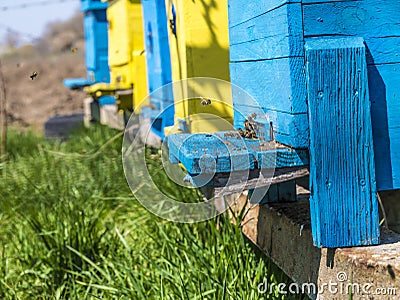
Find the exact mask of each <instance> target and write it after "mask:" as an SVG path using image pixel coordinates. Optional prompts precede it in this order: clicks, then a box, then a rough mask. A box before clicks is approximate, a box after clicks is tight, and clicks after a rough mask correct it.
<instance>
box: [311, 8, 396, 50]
mask: <svg viewBox="0 0 400 300" xmlns="http://www.w3.org/2000/svg"><path fill="white" fill-rule="evenodd" d="M399 11H400V2H399V1H397V0H363V1H344V2H327V3H319V4H310V5H307V4H303V22H304V36H305V37H309V36H321V35H342V36H343V35H346V36H362V37H363V38H364V40H365V41H366V42H367V43H368V38H371V37H375V38H378V37H390V36H398V35H399V33H400V22H399V16H398V13H399Z"/></svg>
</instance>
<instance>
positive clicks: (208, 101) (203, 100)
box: [200, 97, 211, 106]
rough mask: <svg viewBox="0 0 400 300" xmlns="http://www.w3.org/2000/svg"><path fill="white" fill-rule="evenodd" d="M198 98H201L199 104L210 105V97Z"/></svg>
mask: <svg viewBox="0 0 400 300" xmlns="http://www.w3.org/2000/svg"><path fill="white" fill-rule="evenodd" d="M200 99H201V102H200V103H201V105H203V106H206V105H210V104H211V100H210V99H206V98H203V97H200Z"/></svg>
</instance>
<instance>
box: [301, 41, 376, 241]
mask: <svg viewBox="0 0 400 300" xmlns="http://www.w3.org/2000/svg"><path fill="white" fill-rule="evenodd" d="M305 48H306V68H307V90H308V103H309V124H310V190H311V198H310V204H311V217H312V227H313V238H314V244H315V245H316V246H323V247H328V248H336V247H345V246H355V245H371V244H376V243H378V242H379V215H378V207H377V198H376V183H375V166H374V153H373V141H372V125H371V115H370V101H369V95H368V78H367V63H366V54H365V46H364V43H363V40H362V38H339V39H314V40H310V41H307V42H306V46H305Z"/></svg>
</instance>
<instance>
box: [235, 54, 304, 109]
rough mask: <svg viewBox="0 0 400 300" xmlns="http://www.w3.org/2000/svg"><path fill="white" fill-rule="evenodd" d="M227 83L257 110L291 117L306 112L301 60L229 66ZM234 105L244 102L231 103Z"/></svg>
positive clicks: (239, 63)
mask: <svg viewBox="0 0 400 300" xmlns="http://www.w3.org/2000/svg"><path fill="white" fill-rule="evenodd" d="M230 72H231V81H232V83H234V84H236V85H238V86H239V87H241V88H242V89H244V90H245V91H246V92H248V93H249V94H250V95H251V96H253V97H254V99H255V100H256V101H257V103H258V104H259V106H260V107H262V108H266V109H269V110H275V111H281V112H286V113H291V114H296V113H305V112H307V93H306V81H305V71H304V58H302V57H292V58H281V59H273V60H262V61H250V62H238V63H231V64H230ZM233 100H234V103H235V104H239V105H246V103H242V102H243V101H246V98H244V99H243V98H237V99H235V98H234V99H233Z"/></svg>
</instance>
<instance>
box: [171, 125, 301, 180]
mask: <svg viewBox="0 0 400 300" xmlns="http://www.w3.org/2000/svg"><path fill="white" fill-rule="evenodd" d="M167 143H168V150H169V156H170V161H171V162H172V163H178V162H180V163H182V164H183V165H184V167H185V169H186V170H187V172H188V173H189V174H190V175H192V176H193V175H199V174H205V173H208V174H210V173H213V174H214V173H230V172H233V171H243V170H253V169H255V168H258V169H274V168H285V167H288V166H293V167H297V166H304V165H307V164H308V163H309V159H308V154H307V151H305V150H294V149H291V148H288V147H282V146H280V147H278V148H277V149H269V147H266V146H264V145H263V141H260V140H251V139H243V138H241V137H240V136H239V135H238V133H237V132H235V131H228V132H216V133H215V134H171V135H168V139H167Z"/></svg>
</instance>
